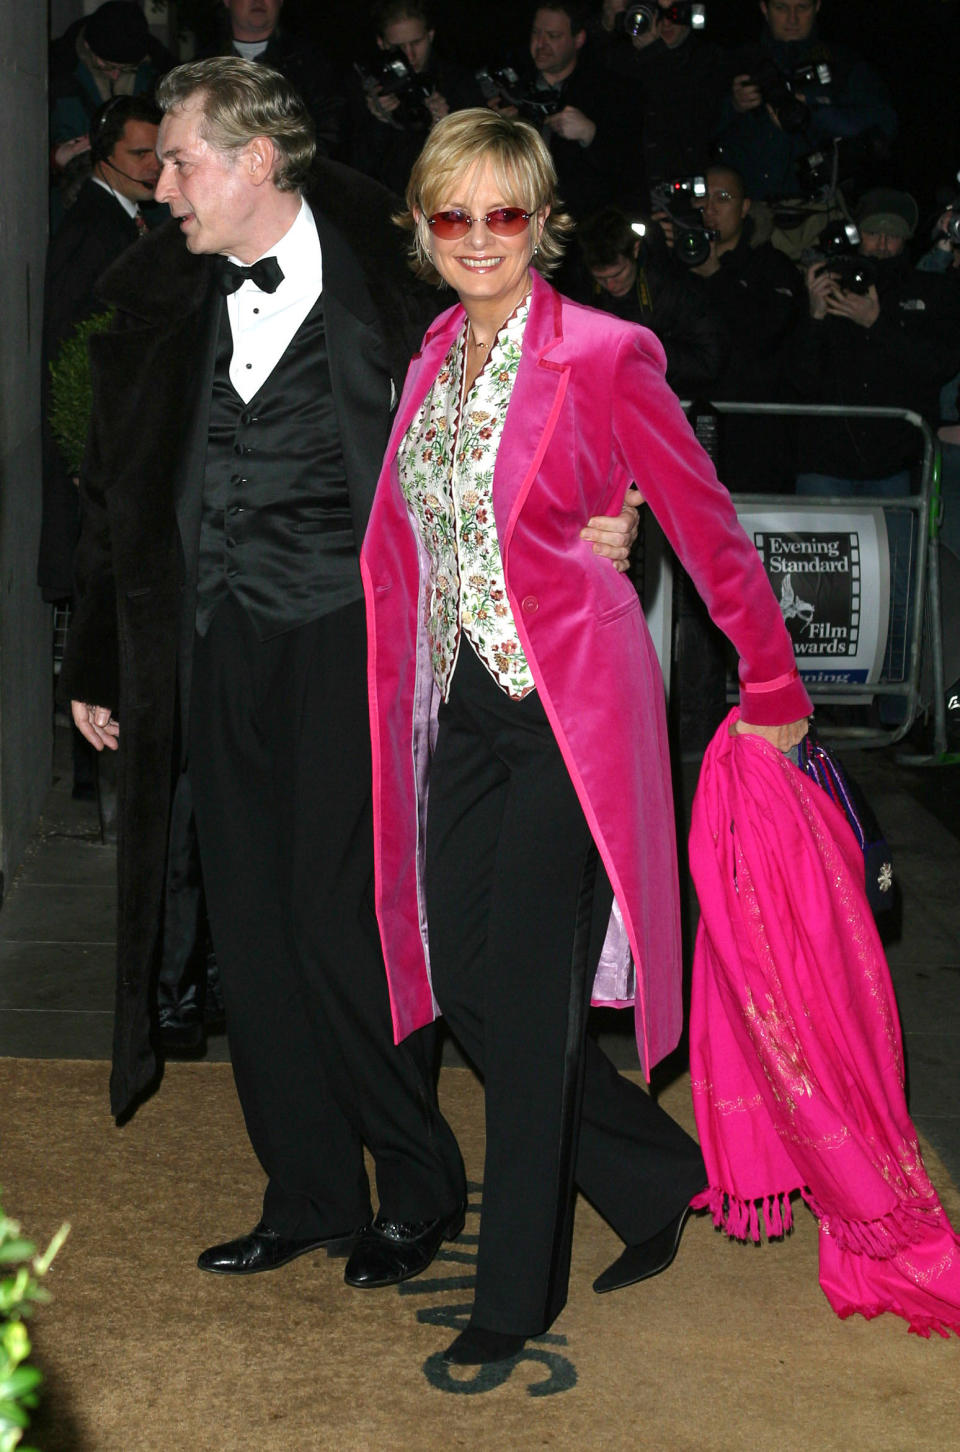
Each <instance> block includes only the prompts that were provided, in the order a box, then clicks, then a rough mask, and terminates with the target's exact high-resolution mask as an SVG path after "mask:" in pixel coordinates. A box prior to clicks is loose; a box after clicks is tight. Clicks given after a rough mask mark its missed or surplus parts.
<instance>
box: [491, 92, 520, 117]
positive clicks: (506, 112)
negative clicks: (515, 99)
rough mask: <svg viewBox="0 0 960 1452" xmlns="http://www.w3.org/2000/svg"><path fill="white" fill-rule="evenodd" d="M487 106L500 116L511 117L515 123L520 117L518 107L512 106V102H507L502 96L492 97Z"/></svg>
mask: <svg viewBox="0 0 960 1452" xmlns="http://www.w3.org/2000/svg"><path fill="white" fill-rule="evenodd" d="M487 105H488V106H489V107H490V110H491V111H496V112H497V114H498V115H499V116H509V117H510V119H511V120H513V121H515V120H516V118H517V117H518V116H519V115H520V111H519V109H518V108H517V107H516V106H511V105H510V102H509V101H505V100H504V99H503V97H502V96H491V97H490V99H489V101H488V102H487Z"/></svg>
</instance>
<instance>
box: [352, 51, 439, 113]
mask: <svg viewBox="0 0 960 1452" xmlns="http://www.w3.org/2000/svg"><path fill="white" fill-rule="evenodd" d="M353 69H354V70H355V71H356V73H357V75H358V76H359V78H360V84H361V85H362V86H363V89H364V90H365V91H366V93H367V95H373V94H374V93H375V92H376V91H379V92H380V93H381V94H382V95H384V96H396V97H397V99H398V101H399V102H400V104H399V105H398V106H397V108H396V110H395V111H393V112H392V114H391V117H390V119H391V121H393V122H394V124H395V125H397V126H401V127H404V128H411V129H419V128H423V127H426V126H427V125H428V124H429V121H430V113H429V111H428V110H427V108H426V100H427V97H428V96H429V95H430V91H431V87H430V86H429V85H428V84H427V83H426V80H425V78H424V77H423V76H418V75H417V73H416V71H415V70H414V69H413V66H412V65H411V64H410V62H409V61H408V60H407V58H406V56H405V55H404V53H403V51H402V50H386V51H384V52H383V55H382V57H381V58H380V63H379V69H378V70H373V71H369V70H367V69H366V67H365V66H362V65H359V64H358V63H357V62H354V67H353Z"/></svg>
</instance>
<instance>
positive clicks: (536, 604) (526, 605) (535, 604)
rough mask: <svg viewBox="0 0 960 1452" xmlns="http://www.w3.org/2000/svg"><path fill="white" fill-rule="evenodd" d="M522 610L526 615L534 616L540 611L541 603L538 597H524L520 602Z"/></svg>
mask: <svg viewBox="0 0 960 1452" xmlns="http://www.w3.org/2000/svg"><path fill="white" fill-rule="evenodd" d="M520 609H521V610H522V611H523V613H524V614H525V615H533V614H534V612H535V611H537V610H539V609H540V601H539V600H538V599H537V597H536V595H524V597H523V600H522V601H521V602H520Z"/></svg>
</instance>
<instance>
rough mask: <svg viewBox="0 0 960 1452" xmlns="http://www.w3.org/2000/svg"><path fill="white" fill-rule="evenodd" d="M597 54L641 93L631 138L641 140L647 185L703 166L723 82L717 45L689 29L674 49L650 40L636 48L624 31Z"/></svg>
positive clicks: (717, 115)
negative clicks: (637, 128)
mask: <svg viewBox="0 0 960 1452" xmlns="http://www.w3.org/2000/svg"><path fill="white" fill-rule="evenodd" d="M602 54H603V59H604V63H605V65H606V66H607V69H608V70H609V71H610V72H611V73H612V74H613V75H616V76H620V77H621V78H622V79H624V80H625V81H626V82H627V83H628V84H630V85H631V86H633V87H635V88H637V90H638V92H639V95H640V97H641V104H642V128H641V133H640V135H639V137H638V138H635V140H637V139H639V140H641V141H642V145H643V155H644V163H645V170H646V176H647V181H648V182H649V183H650V185H651V186H652V185H654V184H655V183H656V182H661V181H671V180H673V179H674V178H675V177H681V176H692V175H694V174H695V173H698V172H702V171H703V170H704V169H705V168H706V166H707V163H708V161H709V160H710V158H711V147H712V138H713V136H714V133H715V132H716V130H717V127H718V125H719V122H720V105H721V102H722V100H723V96H724V93H725V91H726V87H727V83H728V65H727V62H726V58H725V56H724V53H723V51H722V50H721V49H720V47H719V46H718V45H716V44H714V42H713V41H711V40H708V39H707V38H706V37H705V36H702V35H697V34H695V33H693V32H691V34H690V35H688V36H687V38H686V40H685V41H684V42H683V44H682V45H678V46H676V47H675V48H674V49H673V50H671V49H669V48H668V47H667V46H665V45H664V44H663V41H662V40H655V41H654V42H653V43H652V45H648V46H646V47H645V48H644V49H643V50H639V51H638V50H634V48H633V46H632V45H631V43H630V40H629V38H628V37H627V36H623V35H619V34H615V35H613V36H611V37H609V39H608V41H607V43H606V44H604V45H603V46H602Z"/></svg>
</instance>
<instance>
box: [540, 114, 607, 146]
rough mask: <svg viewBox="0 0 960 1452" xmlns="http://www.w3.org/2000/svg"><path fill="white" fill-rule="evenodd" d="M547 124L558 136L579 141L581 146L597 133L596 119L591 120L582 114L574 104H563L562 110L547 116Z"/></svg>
mask: <svg viewBox="0 0 960 1452" xmlns="http://www.w3.org/2000/svg"><path fill="white" fill-rule="evenodd" d="M547 125H548V126H549V127H550V130H551V131H555V132H556V133H557V135H558V136H562V137H564V138H565V139H566V140H567V141H579V142H580V144H581V146H589V145H590V143H591V141H592V140H593V138H594V137H595V136H596V134H597V123H596V121H591V120H590V117H589V116H584V114H583V112H582V111H578V110H577V108H576V106H564V108H563V110H562V111H557V112H555V113H554V115H553V116H548V117H547Z"/></svg>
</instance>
